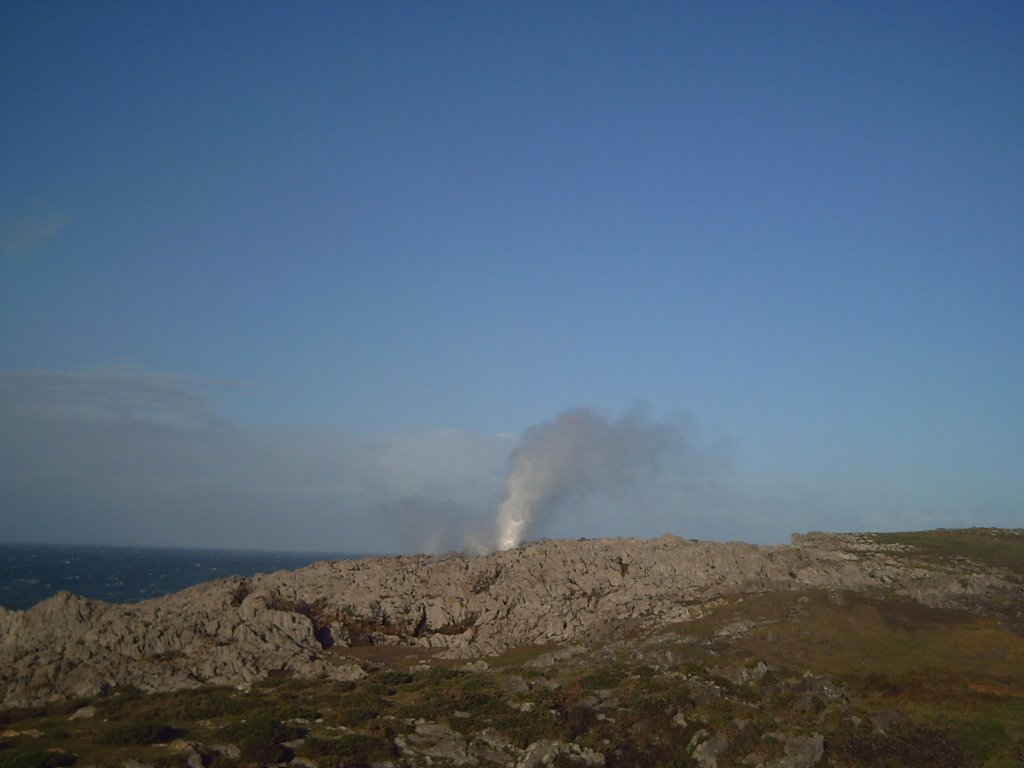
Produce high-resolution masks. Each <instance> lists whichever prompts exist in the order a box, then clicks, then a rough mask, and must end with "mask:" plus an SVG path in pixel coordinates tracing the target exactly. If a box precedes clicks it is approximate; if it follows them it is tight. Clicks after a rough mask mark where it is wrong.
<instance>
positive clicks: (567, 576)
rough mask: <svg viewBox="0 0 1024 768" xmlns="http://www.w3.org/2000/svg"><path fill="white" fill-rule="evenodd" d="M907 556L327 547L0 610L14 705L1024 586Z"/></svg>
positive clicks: (964, 596)
mask: <svg viewBox="0 0 1024 768" xmlns="http://www.w3.org/2000/svg"><path fill="white" fill-rule="evenodd" d="M899 554H900V553H899V552H898V551H897V548H896V547H894V546H893V545H887V544H884V543H882V542H881V541H879V540H877V539H875V538H874V537H872V536H871V535H859V534H820V533H815V534H808V535H805V536H794V537H793V541H792V543H791V544H789V545H784V546H773V547H767V546H755V545H750V544H743V543H714V542H700V541H691V540H688V539H684V538H679V537H676V536H670V535H665V536H662V537H660V538H656V539H650V540H639V539H624V538H616V539H597V540H580V541H541V542H536V543H531V544H526V545H522V546H519V547H516V548H513V549H508V550H505V551H499V552H495V553H492V554H488V555H481V556H477V557H467V556H463V555H461V554H452V555H449V556H446V557H442V558H434V557H429V556H425V555H424V556H401V557H379V558H366V559H362V560H341V561H333V562H319V563H315V564H313V565H310V566H309V567H307V568H304V569H302V570H298V571H292V572H287V571H283V572H279V573H273V574H261V575H258V576H254V577H252V578H239V577H233V578H228V579H222V580H218V581H212V582H209V583H206V584H201V585H198V586H195V587H192V588H190V589H187V590H184V591H182V592H179V593H176V594H173V595H169V596H166V597H163V598H158V599H154V600H149V601H146V602H142V603H135V604H108V603H103V602H99V601H93V600H87V599H84V598H81V597H76V596H73V595H71V594H68V593H61V594H59V595H56V596H55V597H53V598H51V599H49V600H47V601H45V602H43V603H40V604H39V605H37V606H35V607H33V608H32V609H30V610H28V611H24V612H18V611H7V610H4V609H2V608H0V706H21V705H28V704H34V703H39V702H43V701H46V700H51V699H56V698H62V697H75V696H94V695H97V694H99V693H102V692H104V691H108V690H113V689H116V688H117V687H120V686H128V685H131V686H136V687H138V688H141V689H143V690H168V689H176V688H186V687H194V686H198V685H203V684H226V685H241V684H246V683H249V682H252V681H254V680H257V679H260V678H263V677H266V676H268V675H271V674H289V675H295V676H298V677H314V676H324V675H325V676H328V677H333V678H338V679H345V678H355V677H358V676H360V675H362V674H363V672H362V670H361V669H360V668H359V666H358V665H356V664H355V663H353V662H352V660H351V659H348V658H346V657H345V656H344V654H339V653H337V650H338V649H339V648H342V647H344V646H356V645H381V644H406V645H410V646H420V647H424V648H431V649H437V650H438V652H439V653H441V654H443V655H446V656H450V657H458V658H472V657H483V656H488V655H491V654H497V653H500V652H502V651H505V650H508V649H510V648H513V647H516V646H521V645H527V644H549V643H554V644H576V643H597V642H602V641H607V640H612V639H618V638H621V637H624V636H628V635H630V634H631V633H634V632H639V631H643V630H647V629H651V628H654V627H658V626H662V625H665V624H670V623H676V622H685V621H687V620H690V619H693V618H695V617H697V616H700V615H701V614H702V613H703V612H704V611H705V610H706V609H707V608H708V607H709V606H713V605H714V604H715V601H716V600H717V599H719V598H721V597H723V596H727V595H735V594H743V593H753V592H766V591H779V590H782V591H789V590H809V589H825V590H852V591H858V592H874V591H884V592H885V593H887V594H896V595H902V596H905V597H907V598H911V599H914V600H917V601H920V602H922V603H925V604H929V605H953V606H960V607H967V608H971V607H972V606H974V605H978V604H980V603H981V602H986V601H990V600H1003V601H1004V602H1005V600H1006V599H1007V596H1009V599H1011V600H1016V601H1019V600H1020V594H1019V592H1020V587H1019V585H1018V584H1016V583H1015V581H1014V580H1012V579H1008V578H1007V574H1005V573H1002V572H1000V571H999V570H998V569H991V568H974V567H972V568H962V569H959V570H953V571H950V570H941V569H935V568H924V567H917V566H915V565H914V562H913V560H910V559H907V558H902V557H899Z"/></svg>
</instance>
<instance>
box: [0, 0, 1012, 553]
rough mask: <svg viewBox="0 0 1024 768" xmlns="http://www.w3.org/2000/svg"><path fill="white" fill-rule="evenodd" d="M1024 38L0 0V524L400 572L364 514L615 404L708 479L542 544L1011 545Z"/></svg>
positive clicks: (878, 16) (1001, 15)
mask: <svg viewBox="0 0 1024 768" xmlns="http://www.w3.org/2000/svg"><path fill="white" fill-rule="evenodd" d="M1022 36H1024V5H1022V4H1021V3H1019V2H1005V3H1001V2H973V3H968V2H962V3H947V2H928V3H924V2H921V3H917V2H905V3H897V4H891V3H880V2H878V3H861V2H856V3H854V2H849V3H814V2H781V3H771V4H768V3H759V2H736V3H721V2H708V3H649V4H636V3H595V2H586V3H514V4H509V3H490V2H471V3H470V2H467V3H354V2H353V3H349V2H331V3H308V2H300V3H266V2H246V3H229V2H221V3H213V4H209V3H207V4H197V3H189V4H183V3H169V2H164V3H134V2H97V3H72V2H2V3H0V104H3V105H4V106H3V114H4V117H3V119H2V120H0V155H2V160H0V167H2V172H0V227H2V232H0V234H2V239H0V370H2V371H4V372H5V373H4V374H3V379H2V382H0V384H2V387H0V408H2V409H3V411H4V413H6V414H7V415H6V417H5V418H4V420H3V421H0V458H3V459H4V463H5V464H6V468H5V469H3V470H0V523H2V525H0V528H3V529H5V530H6V531H7V533H6V535H4V534H0V538H10V539H25V540H42V539H46V540H76V541H79V540H80V541H109V540H118V541H126V542H133V543H155V544H160V543H171V544H190V543H194V544H211V545H228V544H231V543H238V544H239V545H258V546H268V547H275V546H282V547H288V548H328V549H343V548H348V549H362V550H365V549H374V550H381V551H384V550H393V549H402V548H407V549H408V548H416V547H417V546H418V544H417V543H416V542H415V541H407V540H403V541H398V539H397V538H396V537H395V533H394V530H393V529H394V525H393V524H392V523H389V524H381V520H382V519H388V520H392V521H394V520H402V519H404V518H403V517H402V515H403V514H408V515H410V516H414V515H416V514H419V512H418V511H417V510H419V509H420V507H417V506H416V504H420V505H421V506H424V505H425V506H424V508H427V507H429V508H430V509H432V510H434V512H433V513H428V512H424V513H423V515H424V516H425V517H424V519H426V518H427V516H429V514H434V513H436V515H439V519H444V520H448V519H449V517H451V516H455V517H459V516H462V515H465V514H469V515H471V516H472V515H473V514H476V513H478V512H479V511H480V510H481V509H483V510H486V509H487V507H488V505H490V504H492V503H493V494H494V493H495V492H496V484H497V483H499V482H500V477H501V472H502V471H503V468H504V461H505V458H506V457H507V455H508V452H509V451H510V450H511V448H512V447H513V446H514V445H515V436H516V435H519V434H521V433H522V431H523V430H524V429H526V428H527V427H528V426H530V425H531V424H535V423H538V422H543V421H546V420H549V419H551V418H553V417H554V416H555V415H556V414H557V413H559V412H560V411H561V410H563V409H565V408H568V407H571V406H576V405H583V406H588V407H593V408H597V409H605V410H606V411H607V412H609V413H616V412H620V411H622V410H623V409H625V408H628V407H629V406H631V405H632V404H634V403H636V402H646V403H649V404H650V406H651V408H652V409H653V412H654V413H655V414H657V415H658V417H659V418H664V419H669V420H672V419H675V420H677V421H678V419H679V418H680V414H685V415H686V416H687V417H688V418H689V420H690V423H691V424H692V425H695V427H694V429H693V440H694V442H695V444H696V445H699V446H700V449H699V450H700V452H703V453H706V454H714V455H716V456H719V457H720V460H715V461H714V462H712V463H715V464H716V467H717V468H716V469H715V471H714V473H713V474H714V477H713V479H710V480H708V481H707V482H706V483H703V484H702V486H701V487H702V489H703V490H702V491H701V492H700V493H698V494H695V495H692V496H688V497H686V498H683V497H682V496H671V497H666V498H665V499H663V500H662V501H660V502H659V501H658V500H653V501H650V500H649V507H650V509H649V510H648V512H647V513H646V517H638V518H636V519H633V518H631V517H630V516H629V513H627V512H624V511H623V510H621V509H620V510H614V509H607V510H605V511H604V512H603V513H600V514H599V513H597V512H594V513H593V514H591V515H590V516H588V513H587V512H586V511H585V510H584V511H582V512H578V513H577V514H576V515H575V516H574V517H573V518H572V520H571V521H567V522H562V523H556V524H553V525H552V527H551V530H550V531H549V533H551V534H552V535H599V534H604V533H632V532H635V533H636V534H637V535H655V534H658V533H661V532H663V531H665V530H671V531H673V532H675V533H679V534H681V535H693V536H707V537H731V538H747V539H752V540H763V541H775V540H781V539H783V538H784V537H785V536H786V535H787V534H788V533H789V532H790V531H792V530H806V529H812V528H824V529H829V528H870V527H873V528H882V527H897V528H900V527H903V528H905V527H929V526H933V525H969V524H995V525H1010V526H1022V525H1024V483H1022V478H1024V402H1022V400H1024V398H1022V393H1024V140H1022V138H1021V137H1024V45H1021V39H1022ZM225 435H229V436H230V439H229V438H228V437H225ZM510 436H511V437H510ZM218 440H222V441H223V440H229V441H234V442H231V444H230V445H227V444H221V443H218V442H217V441H218ZM168 446H170V447H168ZM97 454H102V455H103V457H104V458H103V459H102V460H100V459H99V458H97ZM256 454H259V455H258V456H257V455H256ZM381 455H387V456H390V457H391V458H390V459H388V460H386V461H385V460H384V459H380V456H381ZM396 455H400V456H401V457H402V458H401V459H395V458H394V457H395V456H396ZM140 456H144V457H145V459H146V460H145V461H142V459H140V458H139V457H140ZM374 457H377V458H374ZM338 478H341V480H339V479H338ZM257 479H258V480H259V483H257V482H256V480H257ZM161 483H163V485H161ZM129 485H131V486H132V488H133V490H131V491H130V492H129V491H127V490H125V488H126V487H127V486H129ZM257 486H259V487H260V488H262V489H263V490H261V491H259V492H257V491H256V490H254V489H255V488H256V487H257ZM353 489H355V490H353ZM311 497H315V501H310V498H311ZM410 499H412V500H415V503H414V502H412V501H409V500H410ZM403 504H405V505H406V506H404V507H403V506H402V505H403ZM600 507H601V503H599V502H598V501H597V500H595V502H594V508H595V509H598V508H600ZM399 508H401V509H403V510H405V511H404V512H401V513H399V512H394V511H393V510H395V509H399ZM381 510H392V512H389V513H387V514H385V513H384V512H382V511H381ZM437 510H441V511H440V512H438V511H437ZM480 514H485V513H484V512H480ZM388 515H390V517H388ZM446 516H447V517H446ZM452 525H455V524H454V523H452ZM399 527H401V525H400V526H399Z"/></svg>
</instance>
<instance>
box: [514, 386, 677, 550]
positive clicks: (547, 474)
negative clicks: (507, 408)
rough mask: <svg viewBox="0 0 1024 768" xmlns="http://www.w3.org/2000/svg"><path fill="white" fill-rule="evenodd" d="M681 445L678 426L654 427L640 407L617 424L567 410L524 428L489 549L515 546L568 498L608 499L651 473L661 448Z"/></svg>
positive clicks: (579, 410)
mask: <svg viewBox="0 0 1024 768" xmlns="http://www.w3.org/2000/svg"><path fill="white" fill-rule="evenodd" d="M682 447H683V440H682V436H681V435H680V433H679V431H678V430H677V428H676V427H674V426H672V425H670V424H659V423H655V422H653V421H652V420H651V418H650V416H649V413H648V409H647V408H645V407H643V406H636V407H634V408H631V409H630V410H628V411H626V412H625V413H624V414H623V415H622V416H621V417H620V418H618V419H610V418H608V417H607V416H604V415H602V414H600V413H597V412H595V411H592V410H589V409H586V408H571V409H569V410H567V411H564V412H563V413H561V414H560V415H559V416H558V417H557V418H556V419H555V420H554V421H551V422H547V423H545V424H540V425H537V426H533V427H530V428H529V429H528V430H527V431H526V432H525V433H524V435H523V438H522V440H521V441H520V444H519V446H518V447H517V448H516V450H515V451H514V452H513V454H512V457H511V459H510V462H511V466H510V468H509V472H508V474H507V475H506V476H505V480H504V483H503V484H502V489H501V494H500V496H499V500H498V510H497V520H496V524H497V532H496V539H495V545H496V546H497V548H498V549H511V548H513V547H517V546H519V544H521V543H522V542H523V540H524V539H525V538H526V537H527V535H528V534H529V533H530V532H531V531H532V530H533V529H534V528H535V527H536V526H537V525H539V524H540V523H542V522H543V521H544V520H546V519H547V518H548V516H549V515H550V514H551V513H552V512H553V511H554V510H555V509H556V508H557V507H558V506H559V505H560V504H562V503H563V502H564V501H566V500H567V499H568V498H569V497H584V496H587V495H590V494H595V493H603V494H606V495H609V496H614V495H616V494H617V493H618V492H620V491H622V490H624V489H625V488H627V487H628V486H630V485H631V484H632V483H633V482H634V481H636V480H638V479H639V478H640V477H642V476H644V475H645V474H648V473H650V472H653V471H655V470H656V469H657V466H658V463H659V460H660V458H661V457H662V456H663V455H664V454H665V453H666V452H667V451H670V450H674V449H682Z"/></svg>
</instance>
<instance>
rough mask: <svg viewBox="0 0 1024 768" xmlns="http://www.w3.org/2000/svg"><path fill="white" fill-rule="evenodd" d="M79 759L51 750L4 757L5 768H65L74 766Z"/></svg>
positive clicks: (67, 753)
mask: <svg viewBox="0 0 1024 768" xmlns="http://www.w3.org/2000/svg"><path fill="white" fill-rule="evenodd" d="M76 762H78V758H77V757H75V755H73V754H71V753H70V752H50V751H49V750H41V749H37V750H32V751H31V752H17V753H15V754H13V755H4V756H3V760H2V763H3V765H4V768H63V766H67V765H74V764H75V763H76Z"/></svg>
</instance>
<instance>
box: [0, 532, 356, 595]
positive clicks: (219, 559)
mask: <svg viewBox="0 0 1024 768" xmlns="http://www.w3.org/2000/svg"><path fill="white" fill-rule="evenodd" d="M355 557H363V555H362V554H355V553H338V552H333V553H332V552H269V551H245V550H234V549H165V548H155V547H106V546H64V545H56V544H3V543H0V605H2V606H4V607H5V608H9V609H14V610H25V609H26V608H31V607H32V606H33V605H35V604H36V603H38V602H40V601H41V600H45V599H46V598H48V597H50V596H52V595H54V594H56V593H57V592H59V591H61V590H67V591H68V592H74V593H75V594H78V595H82V596H83V597H89V598H93V599H98V600H106V601H107V602H113V603H133V602H137V601H139V600H148V599H149V598H151V597H159V596H160V595H167V594H170V593H171V592H177V591H178V590H181V589H184V588H185V587H190V586H192V585H193V584H199V583H201V582H204V581H210V580H211V579H219V578H222V577H225V576H234V575H237V576H252V575H253V574H256V573H270V572H273V571H283V570H294V569H296V568H302V567H303V566H306V565H309V564H310V563H313V562H316V561H317V560H342V559H348V558H355Z"/></svg>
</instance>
